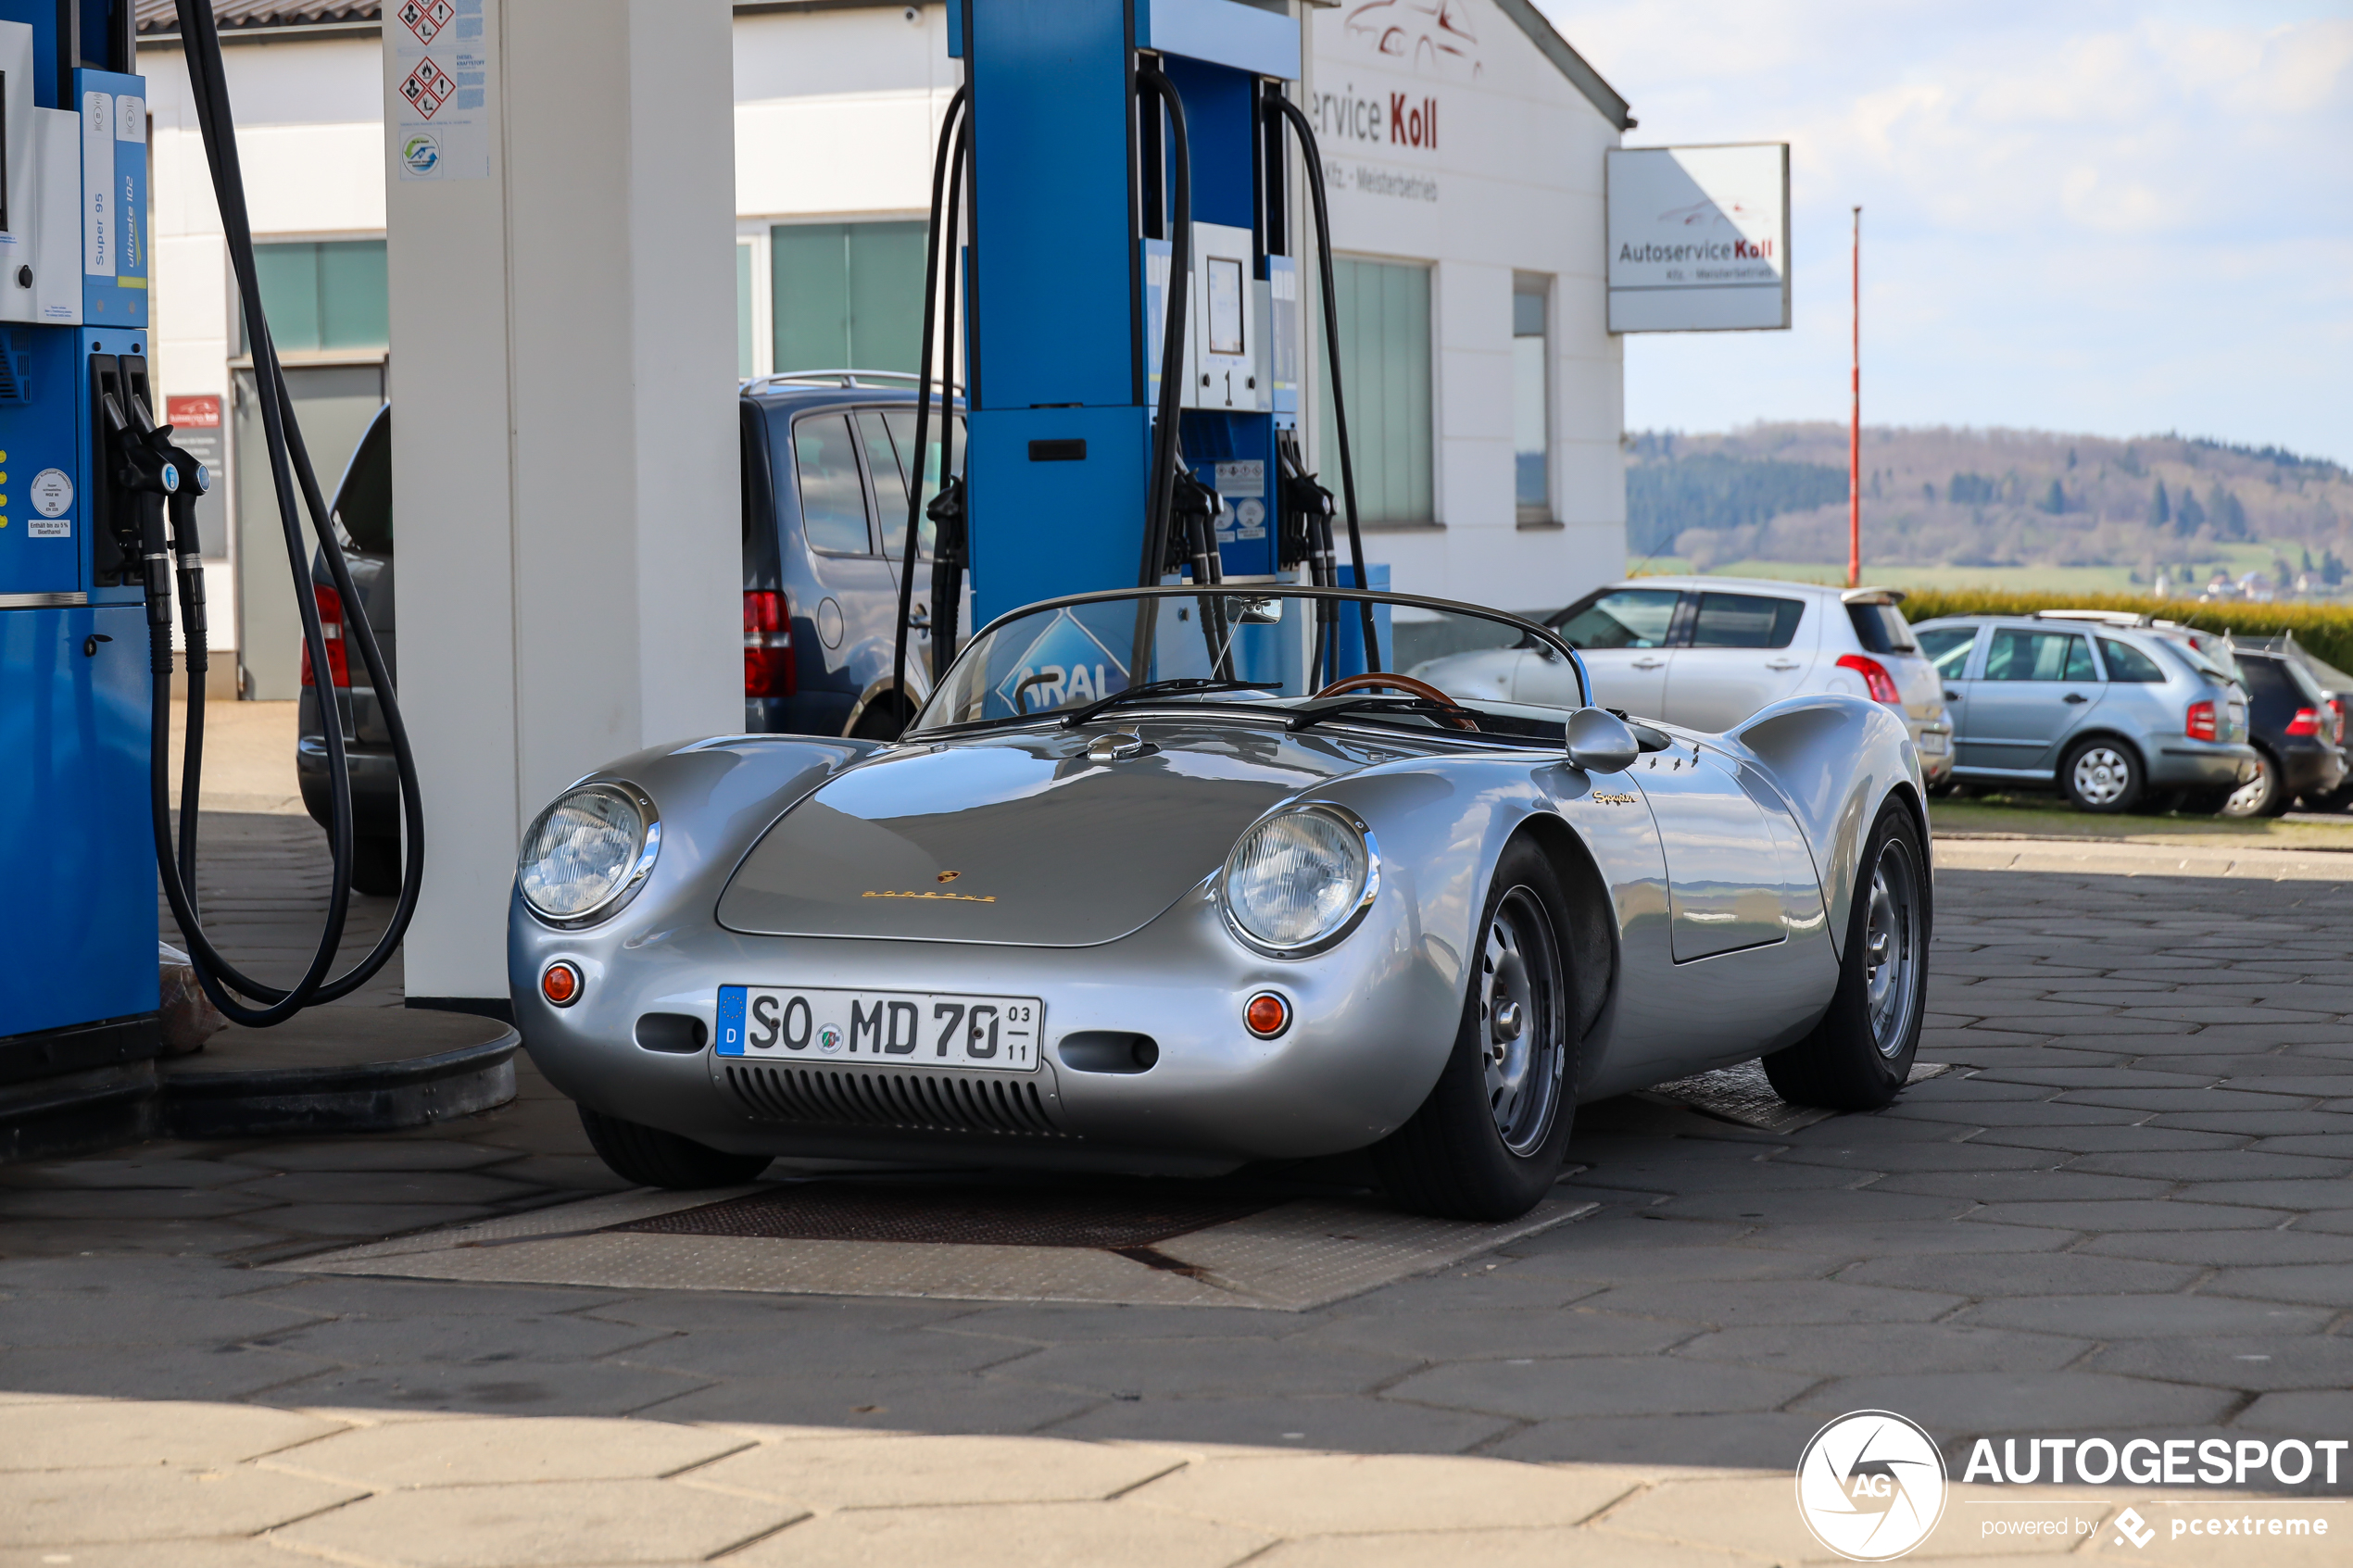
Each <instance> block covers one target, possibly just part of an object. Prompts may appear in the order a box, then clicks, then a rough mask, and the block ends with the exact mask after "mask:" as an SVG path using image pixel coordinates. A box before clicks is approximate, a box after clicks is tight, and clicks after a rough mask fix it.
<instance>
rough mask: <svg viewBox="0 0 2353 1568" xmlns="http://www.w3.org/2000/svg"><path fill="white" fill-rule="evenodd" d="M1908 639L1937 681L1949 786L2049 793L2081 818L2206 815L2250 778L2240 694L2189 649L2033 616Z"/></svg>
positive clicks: (1981, 621)
mask: <svg viewBox="0 0 2353 1568" xmlns="http://www.w3.org/2000/svg"><path fill="white" fill-rule="evenodd" d="M1912 634H1913V635H1914V636H1915V637H1916V638H1918V639H1919V645H1920V650H1921V651H1922V652H1923V653H1925V654H1927V655H1928V656H1929V658H1930V659H1931V661H1932V662H1933V663H1934V665H1935V667H1936V671H1937V673H1938V674H1939V675H1940V676H1942V677H1943V679H1944V706H1945V709H1946V710H1947V711H1949V712H1950V713H1951V714H1952V716H1953V724H1954V747H1955V754H1954V766H1953V780H1954V782H1955V783H1957V784H1981V785H1984V784H1993V785H2010V786H2013V787H2017V786H2023V787H2026V788H2030V789H2033V788H2039V789H2050V788H2057V790H2058V791H2059V793H2061V794H2063V795H2065V796H2066V797H2068V798H2069V799H2070V800H2071V801H2072V802H2074V804H2075V805H2076V806H2078V807H2079V808H2081V809H2083V810H2086V811H2132V810H2136V809H2137V810H2163V809H2168V808H2169V807H2172V806H2177V805H2178V806H2179V807H2181V808H2182V809H2184V810H2191V811H2214V810H2220V809H2221V806H2222V803H2223V801H2224V800H2226V799H2227V798H2228V797H2229V796H2230V793H2231V791H2232V790H2233V789H2235V788H2236V787H2237V786H2238V785H2239V784H2242V783H2244V782H2246V780H2247V779H2249V778H2252V777H2253V776H2254V773H2255V767H2256V753H2255V749H2254V747H2252V746H2249V745H2248V744H2247V739H2246V693H2244V692H2243V691H2241V690H2240V689H2239V688H2238V687H2237V686H2236V685H2235V684H2233V682H2232V680H2231V677H2230V675H2229V673H2228V672H2227V671H2223V670H2221V669H2220V668H2218V667H2217V666H2215V665H2214V664H2212V663H2210V662H2209V661H2208V660H2207V659H2206V658H2205V657H2204V656H2203V655H2201V654H2200V653H2199V652H2198V651H2197V649H2196V648H2195V647H2193V646H2189V645H2188V644H2186V643H2183V642H2180V641H2176V640H2175V639H2173V638H2171V637H2167V636H2163V635H2160V634H2158V633H2153V632H2149V631H2146V630H2141V629H2129V630H2128V629H2126V628H2123V627H2117V626H2105V625H2096V624H2085V623H2083V622H2082V621H2067V620H2056V619H2043V618H2039V617H2033V616H2017V617H2011V616H1982V615H1965V616H1949V617H1946V618H1944V619H1943V620H1939V621H1924V622H1922V623H1921V624H1920V625H1918V626H1915V627H1913V628H1912Z"/></svg>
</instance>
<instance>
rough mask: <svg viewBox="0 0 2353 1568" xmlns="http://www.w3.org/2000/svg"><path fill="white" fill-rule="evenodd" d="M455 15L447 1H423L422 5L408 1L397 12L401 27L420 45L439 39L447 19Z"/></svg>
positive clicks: (414, 0) (447, 22)
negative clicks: (415, 37)
mask: <svg viewBox="0 0 2353 1568" xmlns="http://www.w3.org/2000/svg"><path fill="white" fill-rule="evenodd" d="M456 15H457V12H455V11H453V10H452V9H450V6H449V0H425V3H424V4H422V5H420V4H419V3H418V0H408V4H406V5H404V6H401V7H400V11H399V16H400V21H401V25H402V26H404V27H406V28H407V29H408V30H409V31H411V32H413V33H415V34H416V35H417V42H418V43H420V44H430V43H432V42H433V41H434V39H435V38H437V37H439V36H440V35H441V30H442V29H443V28H445V27H447V26H448V25H449V19H450V18H451V17H454V16H456Z"/></svg>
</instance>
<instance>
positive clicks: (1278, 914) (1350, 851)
mask: <svg viewBox="0 0 2353 1568" xmlns="http://www.w3.org/2000/svg"><path fill="white" fill-rule="evenodd" d="M1224 884H1225V899H1224V902H1225V906H1226V914H1227V919H1228V920H1229V921H1231V922H1232V923H1233V927H1234V931H1235V934H1236V935H1239V937H1241V939H1242V940H1243V941H1244V942H1246V943H1248V944H1249V945H1250V946H1252V947H1255V948H1257V949H1258V950H1259V951H1261V952H1264V953H1268V954H1272V955H1274V956H1277V957H1297V956H1300V955H1302V954H1306V953H1311V952H1315V951H1317V950H1318V949H1320V948H1322V947H1328V946H1329V945H1330V944H1332V943H1334V942H1336V941H1338V940H1339V939H1340V937H1342V936H1345V935H1347V934H1348V933H1349V931H1350V930H1351V929H1352V928H1353V926H1354V925H1355V923H1356V920H1357V917H1359V916H1360V915H1362V914H1363V913H1364V911H1365V909H1366V908H1368V907H1369V906H1370V905H1371V903H1372V901H1373V896H1374V894H1376V893H1378V891H1379V890H1380V856H1379V852H1378V848H1377V847H1376V846H1375V845H1374V842H1373V835H1372V832H1371V830H1370V829H1368V828H1366V827H1365V824H1364V823H1362V822H1358V821H1356V820H1355V819H1354V818H1353V817H1352V816H1350V815H1348V814H1347V813H1346V812H1343V811H1341V810H1340V809H1338V808H1336V807H1331V806H1306V807H1302V808H1300V809H1296V810H1290V811H1283V812H1279V813H1277V815H1275V816H1272V817H1269V818H1267V819H1266V820H1265V821H1264V822H1260V823H1258V825H1257V826H1255V827H1253V828H1252V829H1251V830H1250V831H1249V832H1248V833H1246V834H1242V837H1241V842H1240V843H1239V844H1237V845H1235V846H1234V850H1233V853H1232V854H1230V855H1228V856H1227V857H1226V870H1225V873H1224Z"/></svg>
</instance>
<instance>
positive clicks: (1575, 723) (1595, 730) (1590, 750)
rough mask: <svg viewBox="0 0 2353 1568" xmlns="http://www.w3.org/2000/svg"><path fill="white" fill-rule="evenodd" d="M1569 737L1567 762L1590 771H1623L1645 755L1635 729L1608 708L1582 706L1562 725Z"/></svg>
mask: <svg viewBox="0 0 2353 1568" xmlns="http://www.w3.org/2000/svg"><path fill="white" fill-rule="evenodd" d="M1562 728H1563V729H1564V730H1565V731H1566V732H1567V740H1568V765H1569V766H1570V767H1572V768H1583V769H1585V770H1586V771H1589V772H1596V773H1620V772H1624V771H1626V770H1627V769H1629V768H1630V767H1632V766H1633V765H1634V759H1636V758H1637V757H1639V756H1641V755H1642V747H1641V746H1639V745H1637V744H1636V743H1635V740H1634V732H1633V731H1632V730H1630V729H1629V728H1628V727H1627V725H1626V721H1624V720H1623V719H1620V718H1619V717H1618V716H1617V714H1615V713H1612V712H1610V711H1609V710H1608V709H1605V708H1580V709H1577V711H1576V712H1574V713H1571V714H1570V715H1569V716H1568V721H1567V723H1566V724H1565V725H1563V726H1562Z"/></svg>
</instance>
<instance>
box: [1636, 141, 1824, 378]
mask: <svg viewBox="0 0 2353 1568" xmlns="http://www.w3.org/2000/svg"><path fill="white" fill-rule="evenodd" d="M1606 161H1607V166H1608V176H1609V197H1608V209H1609V330H1610V331H1611V332H1738V331H1757V330H1760V329H1761V330H1768V331H1769V330H1772V329H1777V328H1786V327H1787V326H1788V325H1789V320H1790V318H1789V144H1788V143H1786V142H1761V143H1755V144H1744V145H1733V146H1716V147H1625V148H1618V149H1615V150H1613V151H1611V152H1610V153H1608V154H1607V156H1606Z"/></svg>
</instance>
